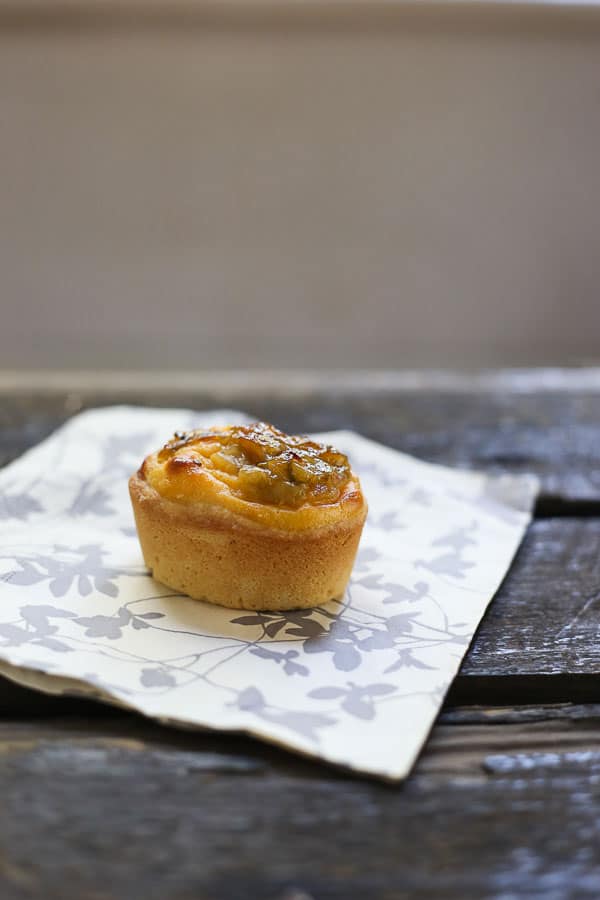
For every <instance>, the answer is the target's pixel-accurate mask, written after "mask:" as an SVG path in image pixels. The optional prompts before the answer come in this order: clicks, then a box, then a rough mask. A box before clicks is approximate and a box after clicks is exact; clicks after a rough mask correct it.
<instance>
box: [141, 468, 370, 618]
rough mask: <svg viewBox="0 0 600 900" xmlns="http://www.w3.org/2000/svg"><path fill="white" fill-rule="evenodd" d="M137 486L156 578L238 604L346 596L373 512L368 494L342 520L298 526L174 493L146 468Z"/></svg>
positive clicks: (285, 604) (269, 606) (301, 604)
mask: <svg viewBox="0 0 600 900" xmlns="http://www.w3.org/2000/svg"><path fill="white" fill-rule="evenodd" d="M129 490H130V495H131V501H132V504H133V509H134V513H135V519H136V525H137V530H138V535H139V538H140V543H141V546H142V552H143V554H144V560H145V562H146V565H147V566H148V568H149V569H151V570H152V573H153V575H154V577H155V578H156V579H157V580H158V581H161V582H163V583H164V584H166V585H168V586H169V587H172V588H174V589H175V590H177V591H181V592H182V593H185V594H188V595H189V596H190V597H194V598H195V599H199V600H208V601H209V602H211V603H217V604H220V605H222V606H227V607H232V608H236V609H239V608H241V609H257V610H258V609H264V610H285V609H299V608H306V607H311V606H318V605H320V604H322V603H326V602H327V601H329V600H332V599H338V598H340V597H341V596H342V594H343V593H344V590H345V588H346V585H347V583H348V580H349V578H350V573H351V571H352V566H353V564H354V558H355V556H356V551H357V549H358V543H359V540H360V535H361V532H362V527H363V524H364V520H365V518H366V513H367V508H366V504H365V503H364V499H363V497H362V494H360V501H359V500H358V499H357V500H356V501H355V502H354V503H352V504H350V507H351V512H350V509H347V510H346V513H345V514H344V517H343V518H342V519H338V521H336V522H334V523H331V524H326V525H324V526H322V527H316V528H308V529H303V530H301V531H290V530H289V529H286V528H285V527H284V528H282V529H278V528H272V527H267V526H265V525H264V524H262V523H260V522H256V521H254V520H252V519H248V518H246V517H244V516H240V515H236V514H235V513H232V512H231V511H230V510H229V509H228V508H226V507H219V506H217V505H215V504H214V503H196V504H194V505H193V506H189V505H186V504H181V503H177V502H175V501H173V500H170V499H166V498H165V497H162V496H161V495H160V494H159V493H158V492H157V491H156V490H155V488H153V487H152V486H151V485H150V484H149V483H148V482H147V481H146V480H145V478H144V477H143V473H142V472H141V471H140V472H138V473H137V474H135V475H133V476H132V477H131V479H130V481H129Z"/></svg>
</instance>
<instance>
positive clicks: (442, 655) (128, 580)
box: [0, 407, 538, 780]
mask: <svg viewBox="0 0 600 900" xmlns="http://www.w3.org/2000/svg"><path fill="white" fill-rule="evenodd" d="M243 421H247V417H245V416H244V415H243V414H242V413H239V412H233V411H231V410H220V411H217V412H210V413H206V412H204V413H199V412H192V411H190V410H182V409H146V408H137V407H110V408H105V409H97V410H92V411H89V412H85V413H82V414H80V415H78V416H76V417H74V418H73V419H71V420H70V421H69V422H68V423H67V424H66V425H64V426H63V427H62V428H60V429H59V430H58V431H57V432H56V433H55V434H54V435H52V436H51V437H50V438H48V439H47V440H46V441H44V442H43V443H42V444H40V445H39V446H37V447H35V448H34V449H32V450H30V451H28V452H27V453H25V454H24V455H23V456H22V457H21V458H20V459H19V460H17V461H16V462H14V463H12V464H11V465H9V466H7V467H6V468H5V469H4V470H2V471H1V472H0V671H1V672H2V673H3V674H5V675H6V676H8V677H9V678H11V679H12V680H13V681H16V682H19V683H22V684H25V685H27V686H30V687H36V688H39V689H40V690H43V691H47V692H53V693H64V694H73V693H77V694H81V693H84V694H86V695H90V696H93V697H96V698H98V699H100V700H104V701H107V702H111V703H117V704H120V705H123V706H126V707H129V708H131V709H134V710H137V711H139V712H140V713H143V714H144V715H146V716H150V717H152V718H154V719H158V720H160V721H161V722H164V723H169V724H173V725H176V726H180V727H181V726H183V727H187V728H190V727H203V728H210V729H217V730H222V731H238V732H245V733H247V734H251V735H254V736H255V737H257V738H260V739H262V740H265V741H268V742H271V743H275V744H279V745H281V746H283V747H286V748H288V749H289V750H293V751H297V752H300V753H303V754H307V755H309V756H312V757H316V758H318V759H320V760H323V761H326V762H328V763H335V764H339V765H342V766H345V767H348V768H350V769H353V770H355V771H357V772H362V773H368V774H371V775H374V776H379V777H381V778H385V779H391V780H398V779H402V778H404V777H405V776H406V775H407V774H408V773H409V771H410V769H411V767H412V765H413V763H414V761H415V759H416V757H417V755H418V753H419V750H420V749H421V747H422V745H423V743H424V742H425V740H426V737H427V734H428V733H429V730H430V728H431V726H432V724H433V722H434V719H435V717H436V714H437V713H438V711H439V709H440V706H441V704H442V702H443V699H444V696H445V694H446V692H447V690H448V688H449V686H450V684H451V682H452V679H453V677H454V675H455V674H456V672H457V670H458V667H459V665H460V662H461V659H462V657H463V655H464V653H465V651H466V649H467V647H468V645H469V642H470V641H471V638H472V637H473V634H474V632H475V629H476V628H477V625H478V623H479V621H480V619H481V616H482V615H483V613H484V611H485V609H486V607H487V605H488V603H489V602H490V600H491V599H492V597H493V595H494V592H495V591H496V589H497V588H498V585H499V584H500V582H501V580H502V578H503V577H504V575H505V573H506V571H507V569H508V567H509V566H510V563H511V560H512V558H513V556H514V554H515V551H516V550H517V548H518V546H519V543H520V541H521V539H522V537H523V533H524V531H525V529H526V527H527V525H528V523H529V521H530V518H531V510H532V506H533V502H534V500H535V496H536V493H537V490H538V485H537V481H536V479H535V478H533V477H531V476H509V475H502V476H489V475H484V474H479V473H475V472H466V471H457V470H452V469H448V468H443V467H441V466H437V465H431V464H429V463H425V462H422V461H419V460H417V459H414V458H411V457H410V456H406V455H404V454H402V453H398V452H396V451H394V450H391V449H389V448H387V447H384V446H381V445H379V444H377V443H374V442H373V441H370V440H368V439H366V438H364V437H362V436H361V435H358V434H354V433H351V432H345V431H338V432H332V433H330V434H324V435H318V436H317V437H318V439H320V440H325V441H327V442H328V443H332V444H334V445H335V446H336V447H338V448H339V449H341V450H342V451H344V452H345V453H347V454H348V456H349V458H350V461H351V463H352V466H353V467H354V468H355V470H356V471H357V472H358V474H359V475H360V478H361V482H362V486H363V491H364V493H365V495H366V498H367V501H368V503H369V515H368V519H367V523H366V525H365V529H364V532H363V537H362V540H361V544H360V549H359V553H358V557H357V560H356V565H355V567H354V571H353V575H352V579H351V582H350V585H349V587H348V590H347V592H346V595H345V596H344V598H343V599H342V600H341V601H339V602H338V601H332V602H330V603H327V604H325V605H323V606H320V607H318V608H316V609H310V610H306V609H303V610H297V611H292V612H254V611H247V610H231V609H224V608H221V607H218V606H212V605H210V604H208V603H203V602H199V601H195V600H191V599H189V598H187V597H185V596H182V595H180V594H177V593H175V592H174V591H173V590H171V589H169V588H168V587H166V586H164V585H162V584H160V583H158V582H157V581H155V580H154V579H153V578H152V577H151V576H150V575H149V574H148V572H147V570H146V569H145V567H144V563H143V559H142V555H141V552H140V547H139V544H138V540H137V535H136V531H135V527H134V523H133V515H132V510H131V505H130V501H129V496H128V491H127V479H128V476H129V475H130V474H131V472H133V471H134V470H135V469H136V468H137V467H138V466H139V464H140V462H141V460H142V458H143V457H144V456H145V455H146V454H147V453H149V452H150V451H152V450H155V449H156V448H157V447H159V446H161V445H162V444H163V443H164V442H165V441H166V440H167V439H168V438H169V437H170V436H171V435H172V433H173V431H174V430H186V429H190V428H194V427H207V426H210V425H215V424H226V423H233V422H243Z"/></svg>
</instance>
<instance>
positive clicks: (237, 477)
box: [158, 422, 352, 508]
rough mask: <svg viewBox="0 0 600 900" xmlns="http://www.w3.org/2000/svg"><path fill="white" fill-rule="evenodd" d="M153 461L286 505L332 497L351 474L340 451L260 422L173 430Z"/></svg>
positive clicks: (331, 499)
mask: <svg viewBox="0 0 600 900" xmlns="http://www.w3.org/2000/svg"><path fill="white" fill-rule="evenodd" d="M158 460H159V462H161V463H166V464H167V465H168V466H169V467H170V468H173V469H174V470H175V469H178V470H179V471H181V469H182V468H183V467H186V466H187V471H188V472H189V473H190V474H193V473H194V472H199V471H202V470H205V471H208V472H210V474H211V475H212V476H213V477H214V478H217V479H218V480H219V481H221V482H223V483H224V484H226V485H227V486H228V487H229V489H230V490H231V491H232V492H233V493H235V494H236V495H237V496H239V497H241V498H242V499H244V500H249V501H253V502H257V503H270V504H274V505H276V506H287V507H291V508H298V507H299V506H302V505H303V504H304V503H312V504H317V505H320V504H326V503H335V502H337V500H339V498H340V497H341V495H342V493H343V492H344V489H345V487H346V486H347V484H348V482H349V481H350V478H351V477H352V473H351V470H350V465H349V463H348V459H347V457H346V456H345V455H344V454H343V453H340V452H339V451H337V450H334V448H333V447H327V446H325V445H324V444H318V443H317V442H316V441H311V440H310V439H309V438H307V437H301V436H291V435H287V434H284V433H283V432H282V431H279V430H278V429H277V428H274V427H273V426H272V425H267V424H265V423H264V422H257V423H254V424H253V425H239V426H232V427H230V428H226V429H210V430H208V431H203V430H197V431H188V432H185V433H184V432H176V433H175V435H174V436H173V439H172V440H171V441H169V443H167V444H165V446H164V447H163V449H162V450H161V451H160V452H159V454H158Z"/></svg>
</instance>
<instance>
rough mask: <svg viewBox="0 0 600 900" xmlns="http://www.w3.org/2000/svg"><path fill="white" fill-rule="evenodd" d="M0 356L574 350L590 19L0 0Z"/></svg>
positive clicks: (580, 299)
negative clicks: (11, 0) (0, 312)
mask: <svg viewBox="0 0 600 900" xmlns="http://www.w3.org/2000/svg"><path fill="white" fill-rule="evenodd" d="M0 159H1V163H2V165H1V175H0V184H1V194H0V196H1V216H0V273H1V275H0V277H1V281H0V285H1V292H0V304H1V311H2V319H1V327H0V359H1V363H0V367H1V368H3V369H31V368H35V369H40V368H51V369H65V368H67V369H69V368H93V369H115V368H116V369H129V368H131V369H146V368H151V369H155V368H163V369H194V370H197V369H210V368H228V369H229V368H242V367H250V368H271V367H283V366H285V367H294V368H308V367H310V368H356V367H359V366H360V367H367V368H397V367H428V366H435V367H444V366H459V367H461V368H465V367H466V368H469V367H479V366H492V365H519V366H520V365H530V364H531V365H543V364H572V363H575V364H580V363H594V362H600V342H599V337H600V297H599V286H600V9H599V8H594V7H593V6H589V7H587V8H585V7H578V6H573V5H561V4H553V5H547V4H543V3H541V4H533V5H524V6H523V5H516V4H505V3H499V4H496V3H485V2H479V3H478V2H475V3H466V4H458V5H457V4H453V3H435V2H433V0H432V2H429V0H421V3H417V4H411V3H403V2H402V0H393V2H383V3H382V2H378V0H374V2H371V3H370V2H368V0H363V2H361V0H357V2H345V0H337V2H330V0H323V2H320V3H319V2H313V0H308V2H306V3H302V2H300V0H277V2H276V3H275V2H273V3H268V2H266V3H264V2H255V0H240V2H235V0H223V2H222V3H216V4H210V3H206V2H203V0H188V2H183V0H172V2H169V0H146V2H142V0H120V2H118V3H117V2H114V3H105V2H103V0H81V2H77V0H73V2H69V3H60V2H59V3H54V2H50V0H46V2H43V0H42V2H30V0H21V2H19V3H8V2H5V0H0Z"/></svg>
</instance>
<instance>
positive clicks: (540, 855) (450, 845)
mask: <svg viewBox="0 0 600 900" xmlns="http://www.w3.org/2000/svg"><path fill="white" fill-rule="evenodd" d="M599 774H600V721H599V720H598V719H588V720H586V721H585V722H584V723H575V724H574V723H572V722H569V721H568V720H567V721H561V722H558V723H542V724H541V725H535V724H534V725H530V726H526V725H516V726H510V725H494V726H491V725H485V726H460V725H455V726H441V727H439V728H437V729H436V730H435V731H434V734H433V736H432V739H431V741H430V743H429V746H428V748H427V750H426V752H425V754H424V755H423V757H422V759H421V761H420V763H419V766H418V768H417V770H416V772H415V775H414V776H413V777H412V778H411V779H410V781H409V782H408V783H406V784H405V785H404V786H403V787H400V788H398V787H396V788H390V787H389V786H382V785H379V784H375V783H370V782H366V781H360V780H355V779H351V778H346V777H343V776H335V775H333V776H332V775H331V774H330V773H329V772H327V771H326V770H324V769H322V768H320V767H319V766H317V765H315V764H312V763H309V762H302V761H296V760H294V761H293V762H292V763H290V759H289V758H288V757H287V756H286V755H285V754H283V753H279V752H277V751H274V750H264V749H263V748H260V749H259V750H258V752H257V747H253V746H252V744H251V742H247V741H244V740H242V739H239V740H237V741H236V740H235V739H231V738H229V739H224V738H221V739H220V738H213V737H211V736H204V735H203V736H200V735H193V736H177V735H173V734H172V733H171V732H167V731H166V730H164V729H160V728H159V727H158V726H153V725H146V724H142V723H140V724H139V725H138V726H137V727H131V725H129V726H128V727H127V728H126V729H124V728H123V724H122V723H121V722H120V721H119V720H118V719H117V720H116V721H115V722H107V723H105V725H104V727H103V728H102V730H98V729H96V728H94V727H92V728H90V724H89V723H88V722H86V721H67V722H63V721H60V720H55V721H53V722H52V723H48V724H46V725H44V726H41V727H40V726H39V725H30V724H19V723H11V722H7V723H4V724H2V725H1V726H0V791H1V792H2V798H3V816H2V821H1V822H0V842H1V847H2V852H1V855H0V889H1V893H2V896H3V897H6V898H13V897H14V898H30V897H38V896H42V895H43V896H44V897H47V898H50V900H53V898H60V900H71V898H77V900H92V898H93V900H99V898H111V900H115V898H127V900H136V898H138V897H139V898H144V900H147V898H149V900H154V898H156V900H166V898H177V900H181V898H190V900H191V898H198V897H202V898H205V897H206V898H211V900H237V898H240V900H247V898H250V897H260V898H266V900H270V898H272V900H300V898H302V900H305V898H307V897H309V898H314V900H317V898H319V900H321V898H324V900H353V898H361V900H362V898H363V897H366V896H368V897H374V898H399V897H406V896H410V897H417V898H422V897H442V896H443V897H450V898H461V900H463V898H465V897H484V896H485V897H509V896H510V897H519V896H528V897H552V898H554V897H556V898H558V897H566V896H578V897H579V896H582V897H588V896H589V897H594V896H597V893H596V888H597V883H598V882H597V879H598V878H600V859H599V857H598V844H597V834H598V828H599V827H600V818H599V813H598V808H599V807H598V802H599V801H600V779H599V777H598V776H599Z"/></svg>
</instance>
